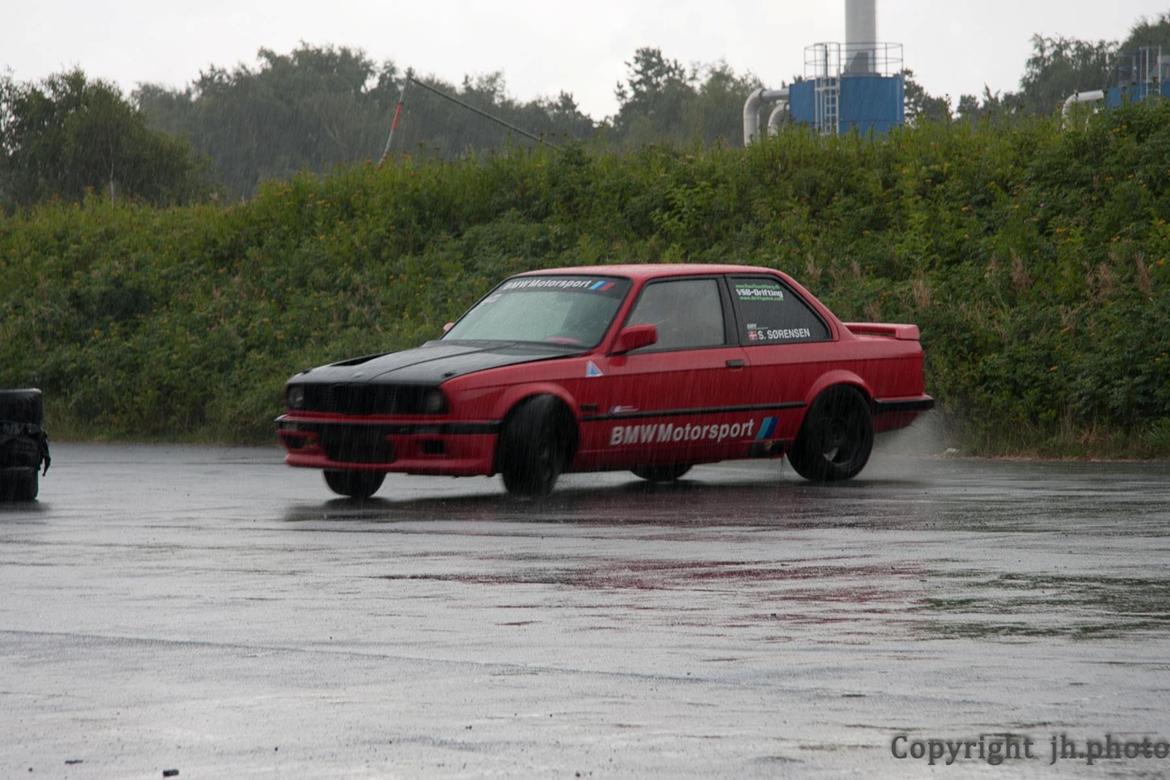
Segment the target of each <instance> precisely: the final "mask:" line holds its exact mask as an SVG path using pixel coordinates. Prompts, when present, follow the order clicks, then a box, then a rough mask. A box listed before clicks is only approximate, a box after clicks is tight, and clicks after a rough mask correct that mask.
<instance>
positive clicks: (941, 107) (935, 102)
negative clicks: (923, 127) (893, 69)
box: [902, 68, 951, 125]
mask: <svg viewBox="0 0 1170 780" xmlns="http://www.w3.org/2000/svg"><path fill="white" fill-rule="evenodd" d="M902 77H903V79H904V80H905V89H906V121H907V123H909V124H911V125H920V124H922V123H923V122H949V121H951V98H950V95H947V96H946V97H935V96H934V95H931V94H930V93H928V92H927V91H926V89H925V88H924V87H923V86H922V85H921V84H919V83H918V82H917V81H915V80H914V71H912V70H910V69H909V68H905V69H903V70H902Z"/></svg>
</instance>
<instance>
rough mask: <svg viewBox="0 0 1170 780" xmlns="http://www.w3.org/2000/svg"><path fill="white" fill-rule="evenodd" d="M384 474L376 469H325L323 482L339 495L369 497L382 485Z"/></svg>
mask: <svg viewBox="0 0 1170 780" xmlns="http://www.w3.org/2000/svg"><path fill="white" fill-rule="evenodd" d="M385 479H386V475H385V474H382V473H380V472H377V471H326V472H325V484H326V485H328V486H329V489H330V490H332V491H333V492H334V493H336V494H337V495H339V496H346V497H348V498H369V497H370V496H372V495H374V494H375V493H377V492H378V488H380V487H382V482H383V480H385Z"/></svg>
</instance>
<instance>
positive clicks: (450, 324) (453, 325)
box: [443, 322, 455, 336]
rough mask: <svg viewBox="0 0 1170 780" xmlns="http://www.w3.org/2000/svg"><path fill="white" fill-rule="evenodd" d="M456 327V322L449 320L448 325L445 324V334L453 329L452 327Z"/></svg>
mask: <svg viewBox="0 0 1170 780" xmlns="http://www.w3.org/2000/svg"><path fill="white" fill-rule="evenodd" d="M454 327H455V323H454V322H448V323H447V324H446V325H444V326H443V335H444V336H446V335H447V331H449V330H451V328H454Z"/></svg>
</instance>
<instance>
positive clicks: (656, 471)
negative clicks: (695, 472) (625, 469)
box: [630, 463, 691, 482]
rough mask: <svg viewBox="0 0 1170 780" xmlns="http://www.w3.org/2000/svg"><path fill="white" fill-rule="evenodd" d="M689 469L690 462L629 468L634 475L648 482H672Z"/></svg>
mask: <svg viewBox="0 0 1170 780" xmlns="http://www.w3.org/2000/svg"><path fill="white" fill-rule="evenodd" d="M690 470H691V467H690V464H686V463H674V464H671V465H669V466H639V467H638V468H636V469H630V471H632V472H634V476H637V477H641V478H642V479H644V480H647V481H648V482H674V481H675V480H676V479H678V478H679V477H681V476H682V475H683V474H686V473H687V472H688V471H690Z"/></svg>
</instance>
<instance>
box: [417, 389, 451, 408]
mask: <svg viewBox="0 0 1170 780" xmlns="http://www.w3.org/2000/svg"><path fill="white" fill-rule="evenodd" d="M446 408H447V399H446V398H444V397H443V391H441V390H438V389H431V390H427V391H426V392H425V393H423V397H422V411H423V414H438V413H439V412H442V411H444V410H445V409H446Z"/></svg>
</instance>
